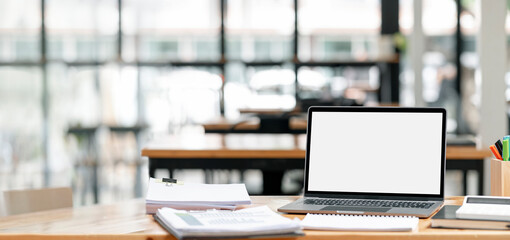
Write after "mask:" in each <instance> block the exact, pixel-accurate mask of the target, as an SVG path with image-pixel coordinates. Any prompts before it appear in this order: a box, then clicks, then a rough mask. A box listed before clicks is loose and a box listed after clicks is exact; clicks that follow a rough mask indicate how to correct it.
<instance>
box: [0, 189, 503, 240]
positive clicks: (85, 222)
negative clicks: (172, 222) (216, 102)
mask: <svg viewBox="0 0 510 240" xmlns="http://www.w3.org/2000/svg"><path fill="white" fill-rule="evenodd" d="M296 198H297V196H278V197H275V196H255V197H252V201H253V203H254V205H268V206H269V207H270V208H271V209H273V210H276V209H277V208H278V207H280V206H282V205H284V204H287V203H289V202H290V201H293V200H295V199H296ZM462 199H463V197H450V198H448V199H447V200H446V204H448V205H459V204H461V203H462ZM284 216H286V217H289V218H295V217H297V218H300V219H302V218H303V217H304V215H299V214H286V215H284ZM429 226H430V220H429V219H420V223H419V227H418V230H417V231H415V232H361V231H358V232H350V231H312V230H305V231H304V232H305V236H302V237H295V238H282V240H283V239H296V240H312V239H321V240H330V239H331V240H333V239H335V240H337V239H374V240H375V239H377V240H382V239H397V240H398V239H420V240H429V239H430V240H432V239H434V240H435V239H458V240H461V239H462V240H471V239H488V240H492V239H510V231H492V230H458V229H433V228H429ZM0 239H19V240H40V239H48V240H49V239H51V240H53V239H57V240H58V239H73V240H74V239H76V240H80V239H89V240H90V239H104V240H111V239H127V240H147V239H152V240H163V239H166V240H169V239H172V240H173V239H175V238H174V237H173V236H172V235H170V234H168V233H167V232H166V231H165V230H164V229H163V228H162V227H160V226H159V224H158V223H156V222H155V221H154V219H153V218H152V216H150V215H146V214H145V201H144V200H143V199H137V200H131V201H127V202H120V203H115V204H111V205H94V206H87V207H80V208H74V209H73V208H64V209H58V210H51V211H45V212H39V213H29V214H22V215H15V216H9V217H4V218H0Z"/></svg>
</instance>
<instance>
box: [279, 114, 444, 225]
mask: <svg viewBox="0 0 510 240" xmlns="http://www.w3.org/2000/svg"><path fill="white" fill-rule="evenodd" d="M445 135H446V110H445V109H443V108H403V107H310V108H309V110H308V129H307V146H306V158H305V179H304V197H302V198H300V199H298V200H296V201H294V202H292V203H289V204H287V205H285V206H283V207H281V208H279V209H278V211H280V212H286V213H327V214H337V213H338V214H369V215H410V216H418V217H422V218H425V217H429V216H431V215H432V214H433V213H434V212H436V211H437V210H439V208H440V207H441V206H442V205H443V201H444V172H445V148H446V141H445Z"/></svg>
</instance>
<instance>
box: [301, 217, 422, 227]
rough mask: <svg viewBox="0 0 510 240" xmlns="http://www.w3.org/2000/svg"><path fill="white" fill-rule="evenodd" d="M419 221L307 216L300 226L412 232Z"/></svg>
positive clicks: (412, 219)
mask: <svg viewBox="0 0 510 240" xmlns="http://www.w3.org/2000/svg"><path fill="white" fill-rule="evenodd" d="M418 222H419V219H418V218H417V217H413V216H376V215H338V214H310V213H309V214H307V215H306V217H305V218H304V219H303V221H302V222H301V226H303V228H304V229H307V230H346V231H413V230H415V229H416V228H417V227H418Z"/></svg>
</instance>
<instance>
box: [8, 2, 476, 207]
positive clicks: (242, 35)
mask: <svg viewBox="0 0 510 240" xmlns="http://www.w3.org/2000/svg"><path fill="white" fill-rule="evenodd" d="M400 2H401V6H403V7H402V8H401V10H400V13H401V18H400V23H401V27H402V28H401V29H402V32H403V33H404V34H408V33H409V31H410V30H409V29H410V28H411V27H410V26H412V21H409V20H412V15H409V10H406V9H409V7H405V6H412V4H409V2H411V3H412V1H407V0H401V1H400ZM41 3H44V4H45V6H41ZM295 3H297V6H295ZM221 6H223V7H224V8H223V11H222V9H221ZM41 8H44V9H41ZM466 9H468V11H467V12H463V16H466V17H463V18H462V19H463V20H462V21H463V22H462V24H463V25H462V26H463V31H465V35H466V36H467V37H466V39H467V40H466V43H465V53H464V54H463V58H462V59H463V63H464V64H465V65H464V66H466V69H468V70H466V71H470V70H469V69H471V67H472V66H473V64H472V63H473V62H476V61H475V60H473V58H472V55H470V54H471V52H472V49H473V47H472V46H473V45H474V43H473V42H474V41H472V40H470V38H469V36H471V35H470V34H472V30H470V29H471V28H469V26H470V25H469V24H470V23H471V22H470V21H473V20H472V18H471V17H470V16H471V15H470V14H471V12H470V10H469V7H466ZM42 10H44V11H42ZM222 12H223V16H224V19H223V21H222ZM411 12H412V11H411ZM43 13H44V14H43ZM43 15H44V16H45V21H44V23H45V28H44V29H42V28H41V25H42V22H43V21H41V17H42V16H43ZM381 15H382V13H381V1H380V0H361V1H353V0H298V1H294V0H263V1H261V0H223V1H221V0H189V1H179V0H144V1H142V0H121V1H118V0H102V1H97V0H96V1H88V0H46V1H39V0H4V1H0V105H1V107H0V113H1V115H2V118H0V143H1V144H0V171H1V172H0V173H1V175H0V177H1V178H2V179H1V181H0V190H2V189H8V188H16V187H40V186H43V185H44V184H45V183H46V184H47V185H49V186H57V185H58V186H62V185H64V186H72V187H74V189H75V192H74V194H75V196H76V197H75V201H76V204H90V203H93V202H94V201H96V199H95V196H97V201H98V202H109V201H114V200H115V199H120V198H126V197H135V196H137V197H140V196H142V194H141V193H142V192H143V186H145V184H144V181H146V179H147V172H148V171H147V162H145V161H144V160H142V159H140V157H139V150H140V146H142V145H143V144H144V143H145V142H146V141H147V139H150V138H152V137H153V136H155V134H159V133H161V134H167V133H176V132H180V131H183V129H184V128H186V127H188V126H198V125H200V124H201V123H205V122H208V121H211V120H214V119H218V118H220V117H226V118H229V119H236V118H238V117H239V116H240V115H241V111H242V110H243V109H250V108H264V109H265V108H277V109H285V110H290V109H293V108H295V107H296V106H297V105H298V104H299V101H300V100H301V101H303V100H309V99H310V100H319V101H323V103H324V104H327V103H331V104H346V105H356V104H368V103H377V101H378V97H379V96H378V95H379V92H380V88H381V75H383V74H384V73H383V71H382V70H381V69H382V68H381V67H380V66H381V64H380V63H388V62H392V61H394V62H397V63H398V60H395V59H398V56H397V58H395V49H394V48H395V46H397V47H402V46H401V45H398V44H397V43H395V42H394V39H393V37H394V36H385V37H382V36H381V35H380V32H381ZM423 15H424V28H425V32H426V35H427V41H426V44H427V45H426V51H427V53H426V55H425V56H424V60H425V64H426V69H425V71H424V97H425V100H426V102H427V103H428V104H429V105H430V106H446V107H447V108H453V107H454V106H457V105H458V104H459V102H458V99H459V97H458V95H456V94H457V92H452V86H454V85H455V84H456V83H455V80H454V79H455V74H456V73H455V72H454V71H452V68H451V66H452V64H454V54H453V53H454V48H455V44H454V34H455V27H456V22H455V21H456V20H455V15H456V8H455V1H453V0H449V1H444V0H442V1H440V0H426V1H425V0H424V14H423ZM409 16H411V17H409ZM296 20H297V25H296ZM222 23H223V25H222ZM222 26H223V28H222ZM464 26H466V27H464ZM222 29H224V34H223V35H222ZM43 30H45V31H43ZM43 33H44V34H43ZM296 33H297V35H296ZM296 43H297V46H296V45H295V44H296ZM404 45H405V44H404ZM41 46H44V47H45V48H41ZM222 46H224V47H222ZM404 47H405V46H404ZM402 49H404V48H402ZM403 57H405V56H403ZM464 60H465V61H464ZM360 63H368V64H367V65H362V66H360V65H359V64H360ZM470 64H471V65H470ZM353 65H356V66H353ZM462 76H470V75H469V74H463V75H462ZM345 99H348V100H349V101H350V102H342V101H340V100H345ZM453 115H455V114H453ZM3 116H8V117H3ZM450 116H451V115H450ZM456 125H457V126H460V123H457V124H456ZM469 129H470V128H469ZM46 170H47V171H46ZM11 173H14V175H15V177H12V176H13V175H12V174H11ZM45 173H48V174H49V178H48V179H46V180H45V179H44V175H45ZM27 174H29V175H30V176H32V177H30V178H23V177H22V176H26V175H27ZM118 179H127V180H125V181H127V182H134V184H123V183H121V182H119V180H118ZM95 181H99V182H100V183H101V184H100V185H99V186H95V185H94V182H95ZM94 192H97V195H94ZM109 193H111V194H109Z"/></svg>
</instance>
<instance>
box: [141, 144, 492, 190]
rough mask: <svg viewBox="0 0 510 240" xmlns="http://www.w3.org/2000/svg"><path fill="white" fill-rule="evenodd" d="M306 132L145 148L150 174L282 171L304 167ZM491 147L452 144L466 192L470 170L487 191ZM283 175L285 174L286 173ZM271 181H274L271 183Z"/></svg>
mask: <svg viewBox="0 0 510 240" xmlns="http://www.w3.org/2000/svg"><path fill="white" fill-rule="evenodd" d="M305 148H306V135H305V134H298V135H293V134H205V135H198V136H167V137H165V138H163V139H158V140H157V141H154V142H152V143H150V144H149V145H147V146H146V147H144V148H143V149H142V156H145V157H148V158H149V175H150V176H154V172H155V170H156V169H158V168H165V169H170V170H171V169H260V170H262V171H266V172H268V171H273V172H276V171H280V172H283V171H285V170H289V169H304V158H305ZM490 156H491V152H490V151H489V150H488V149H477V148H476V147H473V146H448V147H447V149H446V159H447V160H448V161H447V164H446V167H447V169H456V170H462V171H463V172H464V193H466V183H467V181H466V179H467V171H468V170H476V171H477V172H478V174H479V176H480V177H479V182H478V184H479V186H478V189H479V194H483V161H481V160H483V159H484V158H486V157H490ZM282 176H283V174H282ZM268 181H271V183H273V184H269V183H268ZM277 181H280V182H281V179H279V180H278V179H275V178H273V179H271V180H268V179H266V181H265V182H266V183H265V185H264V187H265V189H266V188H270V189H271V188H272V189H271V190H270V192H265V193H264V194H265V195H268V194H276V193H277V192H275V191H276V190H275V184H274V183H276V182H277Z"/></svg>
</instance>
